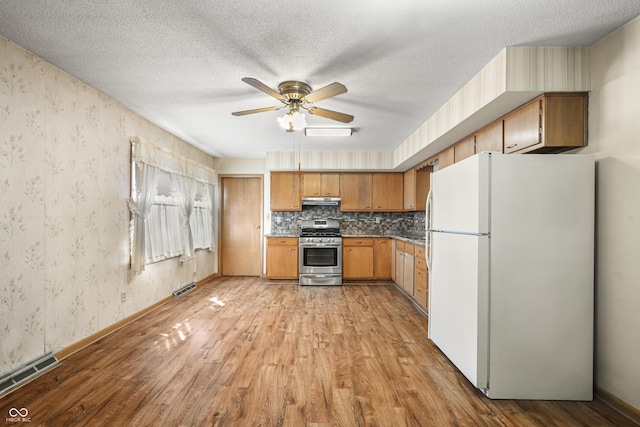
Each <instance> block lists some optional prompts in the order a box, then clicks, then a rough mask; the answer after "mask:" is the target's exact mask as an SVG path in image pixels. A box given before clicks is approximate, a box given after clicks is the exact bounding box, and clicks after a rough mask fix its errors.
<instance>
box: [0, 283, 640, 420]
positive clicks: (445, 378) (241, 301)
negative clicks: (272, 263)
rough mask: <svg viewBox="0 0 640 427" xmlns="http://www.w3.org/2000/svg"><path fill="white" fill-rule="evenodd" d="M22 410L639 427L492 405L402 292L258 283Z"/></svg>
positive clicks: (118, 416) (197, 299) (541, 408)
mask: <svg viewBox="0 0 640 427" xmlns="http://www.w3.org/2000/svg"><path fill="white" fill-rule="evenodd" d="M13 407H16V408H22V407H24V408H27V409H28V411H29V417H30V418H31V423H30V425H45V426H88V425H91V426H133V425H135V426H218V425H227V426H294V427H300V426H345V427H346V426H394V427H397V426H405V425H406V426H518V427H520V426H545V427H548V426H563V427H564V426H609V425H611V426H613V425H615V426H625V425H634V424H633V423H631V422H630V421H629V420H627V419H626V418H624V417H623V416H621V415H619V414H618V413H616V412H615V411H613V410H612V409H610V408H609V407H608V406H606V405H605V404H604V403H602V402H601V401H598V400H596V401H594V402H545V401H512V400H503V401H492V400H489V399H487V398H486V397H484V396H483V395H482V394H481V393H479V392H478V391H476V390H475V389H474V388H473V387H472V386H471V385H470V384H469V383H468V382H467V381H466V379H465V378H464V377H463V376H462V375H461V374H460V373H459V372H458V371H457V370H456V369H455V368H454V367H453V366H452V365H451V364H450V363H449V361H448V360H447V359H446V357H444V356H443V355H442V353H440V351H439V350H438V349H437V348H436V347H435V346H434V345H433V344H432V343H431V342H430V341H429V340H428V339H427V320H426V318H425V317H424V316H423V315H421V314H420V313H419V312H418V311H417V310H416V309H415V308H414V307H413V306H412V305H411V304H410V302H409V301H408V300H407V299H406V298H405V297H404V296H402V295H401V293H400V292H399V291H398V290H397V289H395V288H394V287H393V286H392V285H373V286H367V285H349V286H343V287H298V286H297V285H292V284H291V283H282V282H280V283H275V282H268V281H266V280H264V279H259V278H219V279H216V280H214V281H213V282H210V283H209V284H206V285H204V286H202V287H200V288H198V289H197V290H195V291H193V292H191V293H189V294H187V295H185V296H183V297H182V298H180V299H178V300H175V301H172V302H170V303H168V304H165V305H164V306H162V307H160V308H158V309H157V310H155V311H153V312H151V313H150V314H148V315H146V316H145V317H143V318H141V319H139V320H137V321H136V322H134V323H132V324H130V325H128V326H126V327H124V328H122V329H120V330H118V331H116V332H115V333H113V334H111V335H109V336H107V337H105V338H104V339H102V340H100V341H98V342H97V343H95V344H93V345H91V346H89V347H87V348H85V349H83V350H81V351H80V352H77V353H75V354H73V355H71V356H69V357H68V358H66V359H64V360H63V361H62V362H61V364H60V365H59V366H58V367H56V368H54V369H53V370H51V371H49V372H47V373H45V374H44V375H42V376H41V377H39V378H37V379H36V380H34V381H32V382H30V383H29V384H27V385H25V386H23V387H22V388H19V389H17V390H15V391H14V392H13V393H11V394H9V395H8V396H6V397H4V398H3V399H1V400H0V412H1V413H2V414H3V415H2V417H5V416H6V414H8V411H9V409H10V408H13ZM2 417H0V419H1V418H2ZM14 425H15V424H14ZM20 425H24V424H20Z"/></svg>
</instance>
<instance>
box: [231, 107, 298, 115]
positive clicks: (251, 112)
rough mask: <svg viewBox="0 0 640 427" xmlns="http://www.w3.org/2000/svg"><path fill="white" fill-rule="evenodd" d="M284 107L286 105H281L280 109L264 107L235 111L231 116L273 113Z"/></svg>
mask: <svg viewBox="0 0 640 427" xmlns="http://www.w3.org/2000/svg"><path fill="white" fill-rule="evenodd" d="M284 107H286V105H283V106H282V107H264V108H256V109H253V110H244V111H236V112H234V113H231V114H232V115H234V116H246V115H247V114H255V113H264V112H266V111H275V110H279V109H281V108H284Z"/></svg>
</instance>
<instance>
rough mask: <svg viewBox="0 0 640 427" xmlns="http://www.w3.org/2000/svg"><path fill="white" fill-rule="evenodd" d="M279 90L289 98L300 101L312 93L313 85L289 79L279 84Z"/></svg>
mask: <svg viewBox="0 0 640 427" xmlns="http://www.w3.org/2000/svg"><path fill="white" fill-rule="evenodd" d="M278 92H280V94H281V95H282V96H284V97H285V98H287V99H288V100H291V101H293V100H296V101H299V100H301V99H302V98H304V97H305V96H307V95H309V94H310V93H311V86H309V85H308V84H306V83H304V82H299V81H296V80H287V81H285V82H282V83H280V84H279V85H278Z"/></svg>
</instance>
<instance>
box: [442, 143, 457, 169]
mask: <svg viewBox="0 0 640 427" xmlns="http://www.w3.org/2000/svg"><path fill="white" fill-rule="evenodd" d="M454 156H455V155H454V148H453V147H449V148H447V149H446V150H444V151H441V152H440V153H439V154H438V169H444V168H446V167H447V166H451V165H452V164H453V163H454V162H455V157H454Z"/></svg>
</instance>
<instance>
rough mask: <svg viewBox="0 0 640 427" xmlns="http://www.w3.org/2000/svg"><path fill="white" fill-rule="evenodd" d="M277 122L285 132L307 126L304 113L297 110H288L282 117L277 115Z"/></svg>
mask: <svg viewBox="0 0 640 427" xmlns="http://www.w3.org/2000/svg"><path fill="white" fill-rule="evenodd" d="M278 123H279V124H280V126H281V127H282V128H283V129H284V130H286V131H287V132H294V131H300V130H303V129H304V128H306V127H307V120H306V118H305V115H304V114H300V112H299V111H290V112H288V113H287V114H285V115H284V116H282V117H278Z"/></svg>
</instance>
